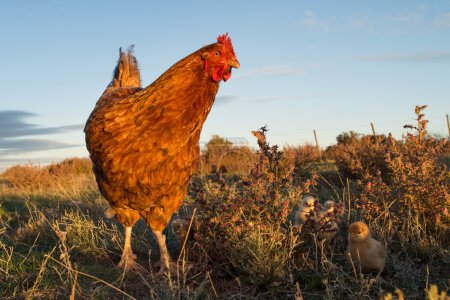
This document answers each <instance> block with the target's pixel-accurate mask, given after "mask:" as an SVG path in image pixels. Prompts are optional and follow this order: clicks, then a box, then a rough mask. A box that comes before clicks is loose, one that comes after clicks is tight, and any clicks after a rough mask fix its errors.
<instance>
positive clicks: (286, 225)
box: [0, 107, 450, 299]
mask: <svg viewBox="0 0 450 300" xmlns="http://www.w3.org/2000/svg"><path fill="white" fill-rule="evenodd" d="M423 109H424V107H417V108H416V117H417V123H416V124H413V125H409V126H407V129H409V134H407V135H405V136H404V137H403V138H402V139H401V140H395V139H394V138H393V137H392V136H382V135H380V136H362V135H358V134H356V133H354V132H348V133H343V134H341V135H339V136H338V137H337V144H335V145H333V146H330V147H328V148H327V149H326V150H325V151H324V152H323V157H322V158H321V157H319V155H318V153H317V149H316V148H315V147H313V146H311V145H302V146H292V147H284V148H283V149H279V148H278V147H277V146H272V145H270V144H269V142H268V141H270V131H269V132H267V130H266V128H261V129H260V130H259V131H257V132H255V136H256V137H257V138H258V144H259V149H258V150H252V149H250V148H247V147H236V146H233V145H232V144H231V143H230V142H227V141H226V140H224V139H222V138H220V137H214V138H213V139H212V140H211V141H210V142H209V143H208V144H207V146H206V148H205V149H204V150H203V152H202V156H201V160H200V163H199V167H198V171H197V173H196V174H195V175H194V176H193V178H192V180H191V184H190V187H189V191H188V194H187V195H186V198H185V201H184V203H183V206H182V207H181V208H180V210H179V211H178V213H177V214H175V215H174V216H173V218H174V219H175V218H182V219H185V220H187V221H188V223H189V224H190V227H189V231H190V232H189V234H188V235H187V237H186V239H185V240H183V239H181V241H179V239H177V238H176V236H175V235H174V233H173V232H172V231H171V229H170V226H169V228H167V229H166V231H165V233H166V234H167V235H168V244H169V251H170V252H171V255H172V258H173V259H174V260H175V261H177V262H178V263H179V272H177V274H173V276H172V277H170V278H156V276H155V273H156V271H155V268H154V266H153V264H154V262H156V261H157V260H158V257H159V254H158V253H157V251H158V250H157V246H156V243H155V241H154V240H153V237H152V235H151V232H150V231H149V230H148V229H147V228H146V226H145V224H144V223H143V222H141V221H139V222H138V224H137V225H136V226H135V228H134V229H133V240H132V243H133V249H134V251H135V254H137V257H138V263H139V266H138V267H137V268H134V269H132V270H131V271H130V272H128V273H124V272H123V271H122V270H120V269H118V268H117V263H118V262H119V260H120V255H121V248H122V246H123V239H124V237H123V228H122V226H121V225H120V224H119V223H118V222H117V221H115V220H114V219H112V220H109V219H106V218H105V217H104V215H103V212H104V210H105V209H106V208H107V207H108V205H107V202H106V200H104V199H103V198H102V196H101V195H100V193H99V191H98V189H97V186H96V183H95V179H94V176H93V174H92V172H91V164H90V161H89V159H87V158H74V159H67V160H65V161H63V162H61V163H58V164H53V165H50V166H46V167H39V166H33V165H21V166H14V167H11V168H9V169H8V170H6V171H5V172H4V173H3V174H1V175H0V298H1V299H61V298H63V299H65V298H70V299H210V298H212V299H216V298H219V299H404V298H406V299H449V296H448V295H449V289H450V275H449V274H450V272H449V270H450V249H449V244H450V213H449V210H450V173H449V170H448V167H449V162H450V145H449V142H448V141H447V140H446V139H435V138H433V137H432V136H430V135H429V134H428V133H427V131H426V125H427V121H426V119H425V117H424V115H423ZM305 195H313V196H314V197H315V198H316V199H317V200H318V202H320V203H323V202H325V201H326V200H329V199H332V200H334V201H335V202H336V203H338V207H339V209H336V210H335V212H334V213H333V214H332V215H330V216H329V217H330V218H331V219H332V220H334V221H336V222H338V223H339V228H338V230H337V232H336V235H335V236H334V238H332V239H331V240H329V241H326V242H321V241H319V239H318V237H319V236H320V234H321V233H323V231H324V230H325V231H326V230H327V224H323V223H320V222H313V221H311V222H307V223H306V224H305V225H304V226H303V228H301V230H299V229H298V228H296V227H294V226H293V220H294V213H295V211H296V209H297V208H298V207H299V205H300V202H301V199H302V198H303V197H304V196H305ZM356 220H364V221H365V222H367V223H368V224H369V226H370V228H371V230H372V232H373V236H374V238H376V239H378V240H379V241H381V242H382V243H383V244H385V245H386V247H387V253H388V260H387V264H386V267H385V271H384V272H383V274H381V275H380V276H377V275H378V274H372V273H362V272H361V271H360V270H359V268H358V266H352V265H351V264H350V263H349V262H348V260H347V259H346V256H345V249H346V247H347V228H348V225H349V224H350V223H352V222H353V221H356ZM329 231H332V230H331V229H330V230H329Z"/></svg>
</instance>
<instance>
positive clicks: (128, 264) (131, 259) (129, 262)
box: [118, 251, 136, 271]
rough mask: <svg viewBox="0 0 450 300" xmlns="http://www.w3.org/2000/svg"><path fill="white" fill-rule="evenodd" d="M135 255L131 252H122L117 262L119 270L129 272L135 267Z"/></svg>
mask: <svg viewBox="0 0 450 300" xmlns="http://www.w3.org/2000/svg"><path fill="white" fill-rule="evenodd" d="M135 261H136V255H135V254H133V252H131V251H124V253H123V254H122V258H121V259H120V262H119V265H118V266H119V268H121V269H124V270H125V271H129V270H130V269H131V268H133V266H134V265H135Z"/></svg>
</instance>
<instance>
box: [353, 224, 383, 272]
mask: <svg viewBox="0 0 450 300" xmlns="http://www.w3.org/2000/svg"><path fill="white" fill-rule="evenodd" d="M347 256H348V259H349V260H350V262H351V263H353V264H354V265H355V266H359V265H361V267H362V270H363V271H376V272H378V273H381V271H383V269H384V265H385V264H386V249H385V247H384V246H383V245H382V244H381V243H380V242H379V241H377V240H375V239H373V238H372V236H371V233H370V229H369V226H367V224H366V223H364V222H354V223H352V224H351V225H350V227H349V228H348V249H347Z"/></svg>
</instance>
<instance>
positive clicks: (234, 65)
mask: <svg viewBox="0 0 450 300" xmlns="http://www.w3.org/2000/svg"><path fill="white" fill-rule="evenodd" d="M228 65H229V66H230V67H232V68H236V69H239V67H240V66H241V65H240V64H239V61H238V60H237V58H233V59H231V60H230V61H229V62H228Z"/></svg>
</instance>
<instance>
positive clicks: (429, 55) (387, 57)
mask: <svg viewBox="0 0 450 300" xmlns="http://www.w3.org/2000/svg"><path fill="white" fill-rule="evenodd" d="M354 60H357V61H367V62H436V61H446V60H450V51H429V52H420V53H395V54H382V55H373V56H363V57H356V58H355V59H354Z"/></svg>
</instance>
